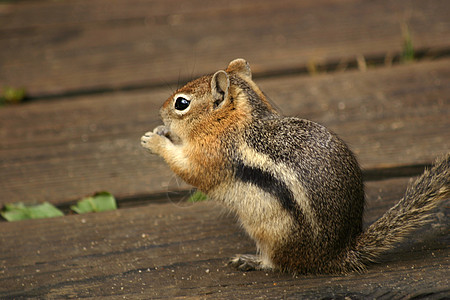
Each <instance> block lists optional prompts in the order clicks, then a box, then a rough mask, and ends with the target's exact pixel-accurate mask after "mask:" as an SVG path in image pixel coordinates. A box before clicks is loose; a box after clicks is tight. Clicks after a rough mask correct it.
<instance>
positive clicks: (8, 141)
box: [0, 60, 450, 203]
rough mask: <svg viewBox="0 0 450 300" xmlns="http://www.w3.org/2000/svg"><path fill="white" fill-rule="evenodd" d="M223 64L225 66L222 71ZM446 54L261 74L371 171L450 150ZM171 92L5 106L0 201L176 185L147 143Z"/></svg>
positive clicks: (276, 96)
mask: <svg viewBox="0 0 450 300" xmlns="http://www.w3.org/2000/svg"><path fill="white" fill-rule="evenodd" d="M218 68H219V67H218ZM449 82H450V60H440V61H436V62H423V63H417V64H411V65H403V66H397V67H393V68H388V69H386V68H381V69H371V70H369V71H368V72H365V73H361V72H358V71H353V72H346V73H342V74H333V75H326V74H324V75H319V76H314V77H304V76H288V77H282V78H270V79H264V80H263V79H261V80H257V83H258V84H260V86H261V88H262V89H263V91H265V92H266V93H267V94H268V95H269V97H270V98H272V99H273V102H275V104H276V105H277V106H278V107H279V109H280V110H281V111H282V112H284V113H285V114H288V115H296V116H300V117H304V118H307V119H311V120H314V121H317V122H319V123H322V124H324V125H326V126H328V127H329V128H330V129H332V130H333V131H335V132H336V133H338V134H339V135H341V136H342V137H343V138H344V140H346V141H347V142H348V143H349V144H350V146H351V148H352V149H353V150H354V151H355V152H356V154H357V155H358V157H359V159H360V162H361V164H362V166H363V167H364V168H365V169H371V168H377V167H395V166H404V165H416V164H429V163H430V162H431V161H432V160H433V159H434V157H435V156H437V155H439V154H442V153H445V152H447V151H448V150H449V149H450V119H449V118H448V116H449V115H450V98H449V95H450V85H449V84H448V83H449ZM171 92H172V91H171V90H170V89H156V90H149V91H139V92H126V93H125V92H122V93H108V94H105V95H97V96H84V97H79V98H74V99H70V100H69V99H66V100H64V99H61V100H59V101H38V102H32V103H27V104H24V105H21V106H10V107H4V108H3V109H1V110H0V157H1V159H0V190H1V191H2V193H1V195H0V203H7V202H17V201H28V202H39V201H50V202H53V203H64V202H67V201H71V200H76V199H78V198H80V197H82V196H85V195H88V194H92V193H94V192H97V191H101V190H108V191H110V192H111V193H113V194H114V195H116V196H117V197H130V196H133V195H134V196H137V195H146V194H151V193H161V192H162V193H164V192H167V191H171V190H177V189H179V188H180V186H179V183H178V182H177V181H176V180H175V179H174V178H173V174H172V173H171V171H170V170H169V168H168V167H167V166H166V165H165V163H164V162H163V161H162V160H161V159H160V158H158V157H154V156H150V155H147V153H146V152H145V151H144V150H143V149H141V146H140V142H139V138H140V136H141V135H142V134H143V133H144V132H146V131H148V130H151V129H153V128H154V127H156V126H157V125H159V124H160V120H159V117H158V109H159V106H160V105H161V104H162V102H163V101H164V100H165V99H166V97H168V96H169V95H170V94H171Z"/></svg>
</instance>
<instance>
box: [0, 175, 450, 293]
mask: <svg viewBox="0 0 450 300" xmlns="http://www.w3.org/2000/svg"><path fill="white" fill-rule="evenodd" d="M405 185H406V180H405V179H395V180H387V181H381V182H377V183H369V184H368V190H367V194H368V203H369V204H368V209H367V214H366V216H367V219H368V221H366V223H367V222H371V220H373V219H375V218H377V217H379V216H380V215H381V214H382V213H384V211H385V208H388V207H390V206H392V205H393V203H395V202H396V201H397V200H398V195H397V194H399V191H403V190H404V189H405ZM446 232H447V233H448V222H447V221H446V220H445V219H444V220H441V221H439V220H437V221H435V222H434V223H433V226H430V227H428V228H427V229H425V230H423V231H422V232H421V233H420V235H419V234H416V235H413V236H412V237H411V238H410V239H409V240H408V241H407V243H406V246H403V247H402V245H400V248H399V249H398V250H396V251H394V252H392V253H390V254H388V255H386V256H384V257H383V258H382V260H381V263H380V264H377V265H372V266H371V267H370V268H369V271H368V272H367V273H365V274H350V275H348V276H292V275H287V274H279V273H272V272H259V271H258V272H256V271H255V272H247V273H242V272H240V271H236V270H234V269H232V268H230V267H228V266H227V265H226V263H227V260H228V258H229V257H231V256H232V255H234V254H236V253H252V252H254V251H255V247H254V245H253V243H252V242H251V241H250V240H249V239H248V237H247V236H246V235H245V234H244V233H243V232H242V231H241V229H240V228H239V226H238V225H237V224H236V222H235V220H234V218H233V217H232V216H229V215H227V214H225V213H224V212H223V210H222V208H220V207H219V206H216V205H214V204H213V203H197V204H184V205H180V204H176V203H168V204H162V205H148V206H145V207H137V208H132V209H121V210H118V211H113V212H105V213H97V214H87V215H73V216H66V217H61V218H54V219H47V220H34V221H23V222H20V223H2V226H0V297H2V298H7V297H12V298H19V297H26V298H27V297H37V298H79V297H95V298H100V297H112V296H117V297H118V296H121V297H122V296H124V297H138V298H159V297H193V296H195V297H202V298H214V299H216V298H220V299H226V298H227V299H229V298H230V297H232V298H240V299H243V298H247V299H248V298H257V297H269V298H289V297H301V298H304V297H314V298H322V297H333V298H335V297H344V296H348V297H356V298H366V297H371V298H377V297H386V298H392V297H393V298H402V297H413V296H421V295H425V294H430V295H438V296H440V297H445V296H448V295H449V292H450V291H449V289H448V287H449V282H448V279H449V278H450V276H449V275H450V271H449V270H450V268H449V267H450V262H449V254H450V252H449V251H450V249H449V247H448V234H447V236H446Z"/></svg>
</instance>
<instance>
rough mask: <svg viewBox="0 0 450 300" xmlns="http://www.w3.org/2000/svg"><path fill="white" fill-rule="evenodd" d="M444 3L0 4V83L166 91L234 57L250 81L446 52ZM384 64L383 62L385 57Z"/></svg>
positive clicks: (449, 43)
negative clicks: (406, 53)
mask: <svg viewBox="0 0 450 300" xmlns="http://www.w3.org/2000/svg"><path fill="white" fill-rule="evenodd" d="M449 14H450V3H449V2H448V1H438V0H435V1H421V0H413V1H411V0H402V1H389V0H383V1H363V0H341V1H329V0H321V1H312V0H308V1H294V0H284V1H271V0H264V1H258V2H257V3H256V2H242V1H237V0H233V1H228V2H227V5H225V6H224V5H223V3H221V2H216V1H207V2H206V3H205V1H200V0H195V1H189V4H187V3H180V1H174V0H172V1H166V0H164V1H151V2H149V1H137V0H134V1H126V2H123V1H117V0H116V1H108V0H95V1H89V5H88V4H87V2H86V1H71V2H70V3H66V2H58V1H27V2H19V3H15V2H11V3H9V2H7V3H2V4H0V16H1V18H0V41H1V44H2V47H1V48H0V66H1V68H0V85H1V86H4V85H11V86H14V87H21V86H23V87H25V88H26V90H27V93H28V95H29V96H32V97H39V96H48V95H55V94H58V95H60V94H66V93H80V92H87V91H101V90H110V89H118V88H130V87H131V88H133V87H142V86H155V85H165V84H166V83H167V82H170V83H173V82H177V81H180V80H181V81H184V80H186V79H190V78H192V77H197V76H198V75H203V74H204V73H207V72H211V70H214V69H215V68H217V67H218V66H221V67H225V66H226V63H228V62H229V61H231V60H232V59H234V58H237V57H244V58H246V59H247V60H249V61H251V62H252V63H253V68H254V71H255V74H265V73H273V72H283V71H285V70H291V71H292V70H298V69H305V68H306V67H308V66H310V67H311V66H313V65H321V64H327V63H340V64H341V66H342V67H344V68H345V65H346V63H347V62H349V61H355V60H356V58H357V57H359V58H361V57H363V56H365V57H373V56H375V57H378V58H383V57H384V56H388V57H389V56H392V55H394V54H399V53H401V52H402V48H403V42H404V37H403V33H402V26H403V24H407V25H408V26H409V31H410V34H411V36H412V39H413V46H414V48H415V49H416V50H420V51H422V52H423V51H425V52H427V51H428V52H433V51H442V50H444V51H445V49H447V50H448V49H450V40H449V39H448V36H450V20H449V18H448V15H449ZM388 60H389V59H388Z"/></svg>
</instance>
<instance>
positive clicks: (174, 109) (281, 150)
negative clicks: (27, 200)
mask: <svg viewBox="0 0 450 300" xmlns="http://www.w3.org/2000/svg"><path fill="white" fill-rule="evenodd" d="M160 113H161V117H162V120H163V122H164V125H162V126H159V127H157V128H155V130H154V131H153V132H148V133H146V134H145V135H144V136H143V137H142V139H141V143H142V146H143V147H145V148H146V149H148V150H149V151H150V152H152V153H155V154H158V155H160V156H162V157H163V158H164V160H165V161H166V162H167V163H168V165H169V166H170V168H171V169H172V170H173V171H174V172H175V173H176V174H178V175H179V176H180V177H181V178H182V179H183V180H185V181H186V182H187V183H189V184H192V185H193V186H195V187H197V188H198V189H200V190H201V191H203V192H204V193H206V194H207V195H208V196H209V197H210V198H211V199H214V200H216V201H219V202H221V203H222V204H224V205H225V206H227V207H228V208H229V209H230V210H232V211H233V212H235V213H236V214H237V216H238V217H239V220H240V222H241V223H242V226H243V227H244V228H245V230H246V231H247V232H248V234H249V235H250V236H251V237H252V238H253V239H254V240H255V242H256V245H257V248H258V255H237V256H236V257H234V258H233V259H232V260H231V264H232V265H234V266H235V267H237V268H239V269H241V270H251V269H257V270H258V269H259V270H261V269H276V270H282V271H288V272H294V273H345V272H349V271H362V270H364V269H365V267H366V265H367V264H368V263H369V262H371V261H373V260H374V259H376V258H377V257H378V256H379V255H380V254H381V253H382V252H384V251H386V250H388V249H390V248H391V247H392V246H393V244H394V243H396V242H398V241H400V240H401V239H402V238H403V237H404V236H405V235H406V234H408V233H410V232H411V231H412V230H413V229H415V228H417V227H419V226H421V225H423V224H424V223H425V222H426V219H427V217H429V211H430V210H431V209H432V208H434V207H435V206H437V205H438V204H439V202H441V200H443V199H447V198H449V197H450V182H449V181H450V154H447V155H445V156H444V157H442V158H440V159H439V160H437V161H436V162H435V164H434V165H433V167H432V168H431V169H430V170H427V171H425V173H424V174H423V175H421V176H420V177H419V178H418V179H417V180H416V181H415V182H412V183H410V185H409V186H408V189H407V191H406V194H405V196H404V197H403V198H402V199H401V200H400V201H399V202H398V203H397V204H396V205H395V206H394V207H392V208H391V209H390V210H389V211H387V212H386V213H385V214H384V215H383V216H382V217H381V218H380V219H378V220H377V221H376V222H375V223H373V224H372V225H371V226H370V227H369V228H367V229H366V230H365V231H363V229H362V218H363V210H364V186H363V181H362V176H361V169H360V167H359V165H358V163H357V161H356V159H355V156H354V155H353V153H352V152H351V151H350V150H349V148H348V147H347V146H346V144H345V143H344V142H343V141H342V140H341V139H340V138H339V137H337V136H336V135H335V134H334V133H332V132H330V131H329V130H328V129H326V128H325V127H324V126H321V125H319V124H317V123H314V122H311V121H308V120H303V119H299V118H294V117H284V116H282V115H280V114H279V113H277V111H276V110H275V109H274V108H273V107H272V105H271V104H270V103H269V102H268V101H267V99H266V97H265V96H264V94H263V93H262V92H261V90H260V89H259V88H258V86H257V85H256V84H255V83H254V82H253V80H252V74H251V71H250V67H249V65H248V63H247V62H246V61H245V60H243V59H236V60H233V61H232V62H231V63H230V64H229V66H228V68H227V69H226V70H225V71H223V70H221V71H217V72H216V73H215V74H213V75H207V76H203V77H200V78H198V79H196V80H194V81H192V82H189V83H188V84H187V85H185V86H184V87H182V88H180V89H179V90H177V91H176V92H175V93H174V94H173V95H172V96H171V97H170V98H169V99H168V100H167V101H166V102H165V103H164V105H163V106H162V108H161V111H160Z"/></svg>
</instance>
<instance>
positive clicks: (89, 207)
mask: <svg viewBox="0 0 450 300" xmlns="http://www.w3.org/2000/svg"><path fill="white" fill-rule="evenodd" d="M70 209H72V210H73V211H75V212H76V213H78V214H85V213H89V212H100V211H107V210H115V209H117V204H116V199H115V198H114V196H113V195H111V194H110V193H108V192H100V193H97V194H95V195H94V196H92V197H86V198H83V199H81V200H80V201H78V202H77V204H76V205H72V206H71V207H70Z"/></svg>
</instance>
